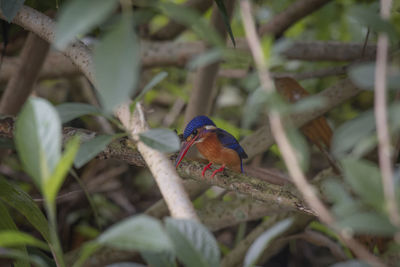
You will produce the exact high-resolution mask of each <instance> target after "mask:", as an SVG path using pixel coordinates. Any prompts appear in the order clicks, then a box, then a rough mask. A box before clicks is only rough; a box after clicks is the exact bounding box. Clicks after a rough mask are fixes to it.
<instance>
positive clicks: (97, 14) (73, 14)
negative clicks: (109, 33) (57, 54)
mask: <svg viewBox="0 0 400 267" xmlns="http://www.w3.org/2000/svg"><path fill="white" fill-rule="evenodd" d="M117 5H118V1H117V0H85V1H81V0H71V1H68V2H67V4H66V5H65V6H62V8H61V10H60V16H59V19H58V22H57V24H56V30H55V32H56V37H55V41H54V45H55V47H57V49H59V50H63V49H65V48H66V46H67V45H68V44H69V43H70V42H72V41H73V40H74V39H75V37H76V36H77V35H81V34H82V35H84V34H86V33H87V32H89V31H90V30H91V29H92V28H94V27H95V26H97V25H98V24H100V22H102V21H104V20H105V19H106V18H107V17H108V16H109V15H110V14H111V12H112V11H113V10H115V9H116V7H117Z"/></svg>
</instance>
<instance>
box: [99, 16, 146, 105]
mask: <svg viewBox="0 0 400 267" xmlns="http://www.w3.org/2000/svg"><path fill="white" fill-rule="evenodd" d="M139 62H140V56H139V44H138V41H137V38H136V35H135V33H134V27H133V25H132V14H131V13H126V14H123V16H122V18H121V20H120V21H119V22H118V23H117V24H116V25H115V26H114V27H113V28H112V30H111V31H110V32H108V33H107V34H106V36H104V38H103V39H102V40H101V41H100V43H99V44H98V45H97V46H96V48H95V50H94V64H95V77H96V82H97V89H98V90H99V93H100V98H101V103H102V106H103V108H104V109H105V111H106V112H108V113H111V112H112V111H113V110H114V108H115V107H116V106H118V105H119V104H121V103H123V102H128V101H129V97H130V96H131V95H132V94H133V93H134V90H136V83H137V80H138V73H139Z"/></svg>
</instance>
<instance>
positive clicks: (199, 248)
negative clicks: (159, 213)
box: [165, 218, 220, 267]
mask: <svg viewBox="0 0 400 267" xmlns="http://www.w3.org/2000/svg"><path fill="white" fill-rule="evenodd" d="M165 226H166V229H167V232H168V234H169V236H170V238H171V240H172V242H173V245H174V247H175V251H176V255H177V257H178V259H179V260H180V261H181V262H182V263H184V264H185V265H186V266H193V267H201V266H210V267H213V266H219V261H220V253H219V249H218V245H217V242H216V241H215V238H214V237H213V235H212V234H211V233H210V232H209V231H208V230H207V228H205V227H204V226H203V225H202V224H200V223H198V222H195V221H191V220H184V219H173V218H167V219H166V220H165Z"/></svg>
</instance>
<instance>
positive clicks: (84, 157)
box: [74, 135, 116, 168]
mask: <svg viewBox="0 0 400 267" xmlns="http://www.w3.org/2000/svg"><path fill="white" fill-rule="evenodd" d="M115 137H116V135H99V136H96V137H95V138H93V139H90V140H89V141H87V142H84V143H83V144H82V145H81V147H80V149H79V151H78V154H77V155H76V158H75V160H74V165H75V167H76V168H80V167H82V166H83V165H85V164H86V163H87V162H89V161H90V160H91V159H93V158H94V157H95V156H96V155H97V154H99V153H100V152H101V151H103V150H104V148H106V147H107V145H108V144H109V143H110V142H111V141H112V140H113V139H114V138H115Z"/></svg>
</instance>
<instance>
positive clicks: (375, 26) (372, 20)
mask: <svg viewBox="0 0 400 267" xmlns="http://www.w3.org/2000/svg"><path fill="white" fill-rule="evenodd" d="M374 5H375V6H376V7H378V6H377V5H376V4H373V5H354V6H352V7H351V8H350V10H349V14H350V15H351V16H352V17H353V18H355V19H356V20H358V21H359V22H360V23H361V24H364V25H365V26H367V27H369V28H371V29H372V30H373V31H376V32H385V33H387V34H388V36H389V37H390V39H391V40H392V41H396V40H397V39H398V37H397V33H396V29H395V28H394V26H393V25H392V24H391V23H390V22H388V21H385V20H383V19H382V18H381V17H380V15H379V10H378V9H376V8H374Z"/></svg>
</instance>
